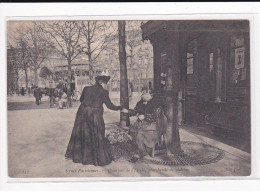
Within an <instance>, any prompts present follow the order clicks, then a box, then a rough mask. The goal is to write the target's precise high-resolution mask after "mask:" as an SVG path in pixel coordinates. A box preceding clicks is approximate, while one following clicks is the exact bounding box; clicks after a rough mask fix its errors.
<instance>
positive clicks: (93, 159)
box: [65, 76, 120, 166]
mask: <svg viewBox="0 0 260 194" xmlns="http://www.w3.org/2000/svg"><path fill="white" fill-rule="evenodd" d="M109 79H110V76H97V77H96V84H95V85H94V86H88V87H85V88H84V90H83V92H82V95H81V97H80V102H81V105H80V107H79V109H78V112H77V115H76V119H75V123H74V127H73V131H72V134H71V137H70V141H69V145H68V148H67V151H66V155H65V157H66V158H69V159H72V160H73V162H75V163H82V164H84V165H86V164H92V165H95V166H105V165H107V164H109V163H111V161H112V158H111V156H110V155H109V153H108V150H107V146H106V144H105V123H104V119H103V112H104V109H103V103H104V104H105V105H106V106H107V108H109V109H111V110H120V106H115V105H114V104H112V102H111V101H110V99H109V96H108V91H107V90H105V87H106V84H107V82H108V81H109Z"/></svg>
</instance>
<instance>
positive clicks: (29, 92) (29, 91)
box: [28, 87, 31, 95]
mask: <svg viewBox="0 0 260 194" xmlns="http://www.w3.org/2000/svg"><path fill="white" fill-rule="evenodd" d="M28 94H29V95H31V87H29V88H28Z"/></svg>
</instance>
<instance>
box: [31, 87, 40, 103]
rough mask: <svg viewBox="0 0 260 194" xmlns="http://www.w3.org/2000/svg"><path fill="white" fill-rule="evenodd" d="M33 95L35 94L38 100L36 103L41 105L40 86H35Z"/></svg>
mask: <svg viewBox="0 0 260 194" xmlns="http://www.w3.org/2000/svg"><path fill="white" fill-rule="evenodd" d="M33 95H34V97H35V100H36V105H40V98H41V97H40V96H41V94H40V90H39V88H38V86H36V87H35V89H34V92H33Z"/></svg>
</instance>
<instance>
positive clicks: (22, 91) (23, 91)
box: [21, 87, 25, 96]
mask: <svg viewBox="0 0 260 194" xmlns="http://www.w3.org/2000/svg"><path fill="white" fill-rule="evenodd" d="M24 93H25V90H24V87H22V89H21V95H22V96H24Z"/></svg>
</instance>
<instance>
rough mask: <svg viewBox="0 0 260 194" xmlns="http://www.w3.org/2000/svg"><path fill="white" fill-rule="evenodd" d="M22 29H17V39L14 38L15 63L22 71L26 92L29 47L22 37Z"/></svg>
mask: <svg viewBox="0 0 260 194" xmlns="http://www.w3.org/2000/svg"><path fill="white" fill-rule="evenodd" d="M22 30H23V29H17V32H18V37H17V38H16V44H17V49H16V51H15V52H16V54H17V62H18V66H19V67H20V69H21V70H23V71H24V74H25V85H26V90H27V91H28V82H29V80H28V70H29V64H30V59H29V46H28V42H27V41H26V39H25V38H24V36H23V31H22Z"/></svg>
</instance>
